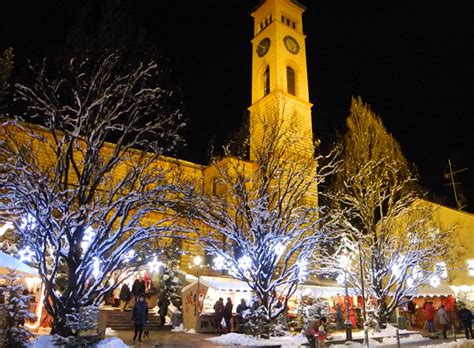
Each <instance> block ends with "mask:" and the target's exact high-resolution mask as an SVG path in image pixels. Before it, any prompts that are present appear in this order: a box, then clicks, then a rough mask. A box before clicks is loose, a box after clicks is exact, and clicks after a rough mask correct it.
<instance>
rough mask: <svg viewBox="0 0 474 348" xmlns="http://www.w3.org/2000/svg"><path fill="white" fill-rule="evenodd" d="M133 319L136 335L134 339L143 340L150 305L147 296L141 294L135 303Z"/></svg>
mask: <svg viewBox="0 0 474 348" xmlns="http://www.w3.org/2000/svg"><path fill="white" fill-rule="evenodd" d="M132 321H133V323H134V325H135V335H134V336H133V340H134V341H135V340H136V339H137V335H138V341H139V342H141V341H142V334H143V328H144V326H145V325H146V323H147V322H148V305H147V303H146V301H145V296H143V295H141V296H139V297H138V301H137V302H136V303H135V305H134V306H133V309H132Z"/></svg>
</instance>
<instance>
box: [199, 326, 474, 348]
mask: <svg viewBox="0 0 474 348" xmlns="http://www.w3.org/2000/svg"><path fill="white" fill-rule="evenodd" d="M399 334H401V335H403V336H401V337H400V344H401V345H402V346H403V345H408V344H409V345H411V346H413V345H416V343H419V344H420V345H421V344H423V345H424V347H430V348H432V347H437V348H442V347H450V348H461V347H462V348H467V347H474V340H469V341H468V340H458V341H457V342H449V343H443V344H433V345H427V346H426V344H429V342H430V340H429V338H426V337H423V336H422V335H420V334H419V333H416V332H414V331H407V330H399ZM331 337H332V339H331V340H327V341H326V344H327V345H330V347H331V348H361V347H364V345H362V344H361V343H358V342H351V343H347V344H344V343H339V344H338V343H337V342H344V341H345V333H337V334H335V335H331ZM352 337H353V339H355V340H358V339H363V338H364V332H360V331H356V332H354V333H353V335H352ZM375 338H377V340H375ZM207 340H208V341H211V342H212V343H214V344H218V345H224V346H225V345H241V346H246V345H247V346H250V345H251V346H269V345H281V347H282V348H300V347H301V345H302V344H305V343H308V341H307V339H306V337H305V336H303V335H302V334H298V335H293V336H285V337H272V338H270V339H268V340H265V339H259V338H255V337H251V336H247V335H242V334H236V333H230V334H227V335H222V336H218V337H213V338H208V339H207ZM332 342H333V343H332ZM396 345H397V339H396V328H395V327H393V326H391V325H389V326H388V327H387V328H386V329H384V330H382V331H380V332H371V333H370V334H369V346H370V347H371V348H372V347H387V348H388V347H393V346H396Z"/></svg>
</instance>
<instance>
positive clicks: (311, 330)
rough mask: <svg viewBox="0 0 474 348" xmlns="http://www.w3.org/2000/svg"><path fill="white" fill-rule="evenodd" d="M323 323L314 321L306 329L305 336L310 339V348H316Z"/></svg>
mask: <svg viewBox="0 0 474 348" xmlns="http://www.w3.org/2000/svg"><path fill="white" fill-rule="evenodd" d="M320 325H321V323H320V322H319V320H312V321H311V322H310V323H309V324H308V326H306V329H305V335H306V338H307V339H308V342H309V346H310V348H316V343H317V341H316V340H317V339H318V331H319V326H320Z"/></svg>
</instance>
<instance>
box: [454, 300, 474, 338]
mask: <svg viewBox="0 0 474 348" xmlns="http://www.w3.org/2000/svg"><path fill="white" fill-rule="evenodd" d="M458 316H459V320H460V321H461V324H462V327H463V328H464V334H465V335H466V338H467V339H471V338H474V337H472V312H471V311H470V310H469V309H467V308H466V307H463V308H461V310H460V311H459V313H458Z"/></svg>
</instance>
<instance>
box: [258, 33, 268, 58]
mask: <svg viewBox="0 0 474 348" xmlns="http://www.w3.org/2000/svg"><path fill="white" fill-rule="evenodd" d="M269 49H270V39H269V38H268V37H266V38H264V39H262V41H260V42H259V43H258V46H257V55H258V56H259V57H263V56H264V55H265V54H267V52H268V50H269Z"/></svg>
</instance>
